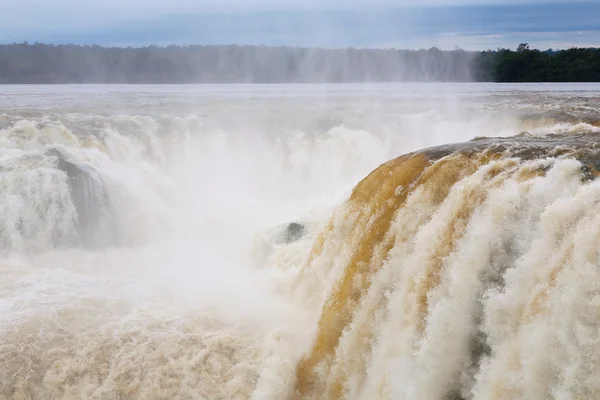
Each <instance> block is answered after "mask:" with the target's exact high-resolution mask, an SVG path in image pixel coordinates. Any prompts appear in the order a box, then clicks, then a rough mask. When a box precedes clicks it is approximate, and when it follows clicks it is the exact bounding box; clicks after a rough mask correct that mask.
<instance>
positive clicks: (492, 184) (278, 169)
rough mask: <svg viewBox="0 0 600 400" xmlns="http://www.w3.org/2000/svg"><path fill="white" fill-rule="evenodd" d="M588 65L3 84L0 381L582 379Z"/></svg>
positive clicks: (592, 105) (542, 390) (594, 144)
mask: <svg viewBox="0 0 600 400" xmlns="http://www.w3.org/2000/svg"><path fill="white" fill-rule="evenodd" d="M598 89H600V88H594V87H580V86H574V87H562V86H543V85H540V86H533V87H529V86H528V87H525V88H523V87H519V86H515V87H506V86H501V87H499V86H481V85H465V86H458V87H455V86H443V85H442V86H439V87H438V86H431V85H423V86H419V85H416V86H411V85H408V86H406V85H401V86H397V87H392V88H389V87H386V88H381V87H372V88H368V89H367V90H364V88H360V87H358V88H357V87H352V86H340V87H309V89H306V87H303V86H300V87H299V89H298V87H294V86H290V87H275V88H273V87H258V88H254V89H252V90H249V89H248V88H247V87H235V86H233V87H232V86H224V87H209V88H207V87H185V86H184V87H182V89H174V88H173V87H166V88H165V87H162V88H156V87H139V88H135V89H131V88H127V87H110V86H106V87H105V86H100V87H91V89H89V87H88V88H82V87H66V88H64V87H59V88H58V89H48V88H44V87H27V88H24V87H10V88H9V89H7V90H6V92H5V94H3V95H1V96H0V107H1V108H0V208H1V212H0V277H1V279H0V315H2V318H1V319H0V399H34V398H35V399H81V398H88V399H256V400H258V399H285V398H288V399H301V398H311V399H335V398H339V399H542V398H543V399H546V398H559V399H588V398H589V399H594V398H598V397H599V395H600V383H599V382H600V376H597V375H598V372H597V369H598V368H597V367H598V366H599V365H600V359H598V357H600V356H599V355H600V348H599V347H600V333H599V332H600V331H599V323H600V318H599V315H600V309H599V307H600V302H599V300H598V299H599V295H600V278H598V268H599V267H600V255H599V253H598V251H597V247H598V246H597V243H598V241H599V240H600V228H599V227H600V220H599V217H598V215H600V214H599V213H598V210H600V186H599V185H598V182H597V180H596V177H597V176H598V174H600V155H599V154H598V153H599V152H600V129H599V128H597V127H596V126H597V125H599V121H600V114H599V113H598V110H599V108H600V90H598ZM441 91H443V92H444V93H441ZM523 131H526V132H523ZM475 137H477V139H476V140H473V141H470V142H468V143H464V144H460V145H452V146H441V147H435V148H429V149H426V150H420V149H423V148H426V147H429V146H432V145H440V144H444V143H450V142H457V141H465V140H471V139H473V138H475ZM482 137H502V138H497V139H484V138H482ZM411 152H412V153H411ZM403 154H404V155H403Z"/></svg>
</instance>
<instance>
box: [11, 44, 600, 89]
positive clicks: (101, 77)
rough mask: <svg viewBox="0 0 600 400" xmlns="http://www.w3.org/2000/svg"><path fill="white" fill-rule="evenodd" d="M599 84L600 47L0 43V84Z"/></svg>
mask: <svg viewBox="0 0 600 400" xmlns="http://www.w3.org/2000/svg"><path fill="white" fill-rule="evenodd" d="M442 82H443V83H475V82H496V83H519V82H521V83H544V82H548V83H550V82H555V83H558V82H565V83H575V82H581V83H584V82H589V83H592V82H600V49H598V48H571V49H567V50H559V51H553V50H546V51H540V50H532V49H529V46H527V44H521V45H520V46H519V47H518V48H517V50H516V51H512V50H508V49H499V50H494V51H465V50H461V49H456V50H439V49H437V48H430V49H422V50H400V49H368V48H362V49H356V48H346V49H324V48H314V49H311V48H300V47H267V46H238V45H214V46H209V45H207V46H174V45H172V46H167V47H158V46H150V47H139V48H133V47H127V48H120V47H102V46H83V45H48V44H41V43H35V44H29V43H15V44H10V45H0V84H38V85H41V84H43V85H60V84H88V85H90V84H98V85H106V84H115V85H118V84H131V85H165V84H171V85H172V84H181V85H184V84H236V85H242V84H249V85H251V84H377V83H442Z"/></svg>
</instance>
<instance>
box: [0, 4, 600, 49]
mask: <svg viewBox="0 0 600 400" xmlns="http://www.w3.org/2000/svg"><path fill="white" fill-rule="evenodd" d="M598 16H600V0H576V1H571V2H568V0H562V1H548V0H508V1H507V0H505V1H498V0H421V1H418V0H346V1H343V0H245V1H244V0H221V1H219V0H103V1H98V0H88V1H86V0H0V43H13V42H23V41H28V42H32V43H33V42H42V43H53V44H63V43H76V44H99V45H104V46H135V47H137V46H146V45H159V46H165V45H170V44H181V45H185V44H240V45H246V44H249V45H267V46H282V45H283V46H303V47H304V46H306V47H373V48H391V47H393V48H403V49H419V48H430V47H433V46H435V47H439V48H441V49H453V48H455V47H460V48H463V49H466V50H485V49H496V48H499V47H502V48H513V49H514V48H516V47H517V46H518V44H519V43H529V45H530V47H532V48H539V49H548V48H553V49H561V48H568V47H573V46H578V47H600V18H598Z"/></svg>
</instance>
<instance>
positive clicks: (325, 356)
mask: <svg viewBox="0 0 600 400" xmlns="http://www.w3.org/2000/svg"><path fill="white" fill-rule="evenodd" d="M599 140H600V134H599V133H598V132H593V131H588V132H579V133H572V134H569V135H551V136H548V137H531V136H529V135H521V136H520V137H514V138H510V139H503V140H501V139H495V140H488V139H479V140H476V141H473V142H469V143H465V144H463V145H456V146H446V147H441V148H433V149H427V150H424V151H420V152H416V153H412V154H409V155H406V156H403V157H400V158H398V159H395V160H392V161H390V162H388V163H386V164H383V165H382V166H380V167H379V168H378V169H376V170H375V171H374V172H373V173H371V174H370V175H369V176H367V177H366V178H365V179H364V180H363V181H361V182H360V183H359V184H358V185H357V186H356V187H355V188H354V190H353V192H352V195H351V196H350V198H349V200H348V202H347V203H346V204H344V205H343V206H342V207H341V208H340V209H339V210H338V211H337V213H336V214H335V216H334V217H333V219H332V221H331V222H330V223H329V225H328V227H327V228H326V229H325V230H323V231H322V232H321V234H320V235H321V236H320V238H319V239H317V241H316V244H315V246H314V247H313V250H312V254H311V258H310V261H309V262H308V263H307V264H306V266H305V269H304V270H303V271H302V274H301V278H300V281H299V282H298V285H299V286H302V285H309V286H312V285H314V284H315V282H314V281H313V280H314V279H318V278H315V275H318V276H320V277H322V276H323V275H328V276H330V277H331V278H329V279H327V280H326V281H325V282H327V284H326V285H324V287H323V290H324V292H325V293H327V295H326V298H325V299H324V300H322V302H323V305H322V311H321V316H320V320H319V324H318V331H317V334H316V337H315V339H314V343H313V345H312V348H311V350H310V351H309V352H308V354H307V355H306V356H305V357H304V358H303V359H302V360H301V361H300V362H299V364H298V366H297V369H296V383H295V390H296V392H295V398H319V399H323V398H331V399H334V398H351V399H359V398H360V399H363V398H378V399H379V398H390V399H445V398H448V399H459V398H465V399H470V398H475V399H514V398H547V397H557V398H594V397H596V396H597V395H598V394H600V392H599V390H600V388H599V387H598V386H597V385H596V384H595V383H594V382H595V378H596V372H594V368H593V366H595V365H597V363H598V362H600V360H599V359H598V358H597V356H596V355H595V354H597V353H598V350H599V349H598V332H597V317H596V316H595V315H594V313H595V312H597V310H596V305H595V300H594V299H595V298H596V297H597V292H595V291H597V290H598V288H600V286H599V285H600V279H598V276H597V268H598V265H599V263H600V258H599V254H598V251H597V242H598V240H599V239H600V237H599V234H600V229H599V228H598V226H600V225H598V223H599V222H600V220H599V217H598V210H600V185H599V184H598V182H597V181H596V180H595V177H596V176H597V175H598V174H599V171H598V169H597V168H598V166H600V163H598V156H599V154H598V143H599ZM343 220H350V221H351V223H350V224H344V223H343V222H342V221H343ZM324 270H329V271H328V272H327V274H324V272H323V271H324ZM594 293H595V294H594ZM571 396H572V397H571Z"/></svg>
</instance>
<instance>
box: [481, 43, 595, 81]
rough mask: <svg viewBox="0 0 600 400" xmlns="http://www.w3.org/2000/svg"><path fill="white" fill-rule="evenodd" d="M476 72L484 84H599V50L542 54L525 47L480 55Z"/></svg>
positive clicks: (561, 51) (485, 52)
mask: <svg viewBox="0 0 600 400" xmlns="http://www.w3.org/2000/svg"><path fill="white" fill-rule="evenodd" d="M473 71H474V76H473V78H474V79H473V80H475V81H484V82H485V81H491V82H600V48H571V49H567V50H560V51H554V50H546V51H540V50H535V49H530V48H529V46H528V44H527V43H522V44H520V45H519V46H518V47H517V49H516V51H511V50H508V49H499V50H497V51H484V52H480V53H478V54H477V55H476V57H475V60H474V64H473Z"/></svg>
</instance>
